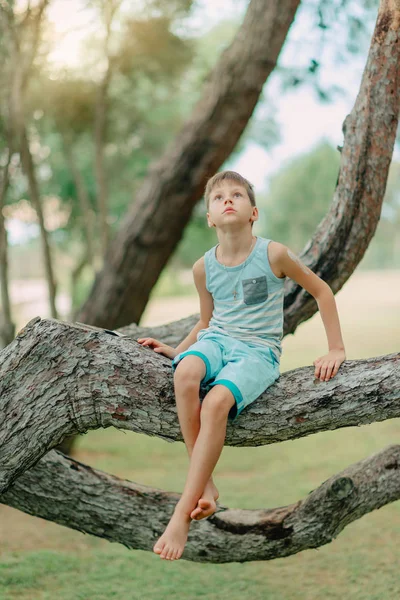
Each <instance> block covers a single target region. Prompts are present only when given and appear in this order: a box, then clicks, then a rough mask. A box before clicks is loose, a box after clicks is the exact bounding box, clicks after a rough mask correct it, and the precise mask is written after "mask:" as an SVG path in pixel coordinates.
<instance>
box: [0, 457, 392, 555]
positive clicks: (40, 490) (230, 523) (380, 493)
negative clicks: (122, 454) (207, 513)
mask: <svg viewBox="0 0 400 600" xmlns="http://www.w3.org/2000/svg"><path fill="white" fill-rule="evenodd" d="M399 469H400V446H388V447H387V448H385V449H384V450H382V451H381V452H379V453H378V454H375V455H373V456H371V457H369V458H366V459H364V460H362V461H359V462H357V463H355V464H353V465H351V466H349V467H347V468H346V469H345V470H344V471H342V472H341V473H338V474H337V475H334V476H333V477H330V478H329V479H327V480H326V481H324V482H323V483H322V484H321V485H320V486H319V487H318V488H317V489H315V490H313V491H311V492H310V493H309V494H308V495H307V496H306V497H305V498H304V499H303V500H299V501H298V502H296V503H294V504H290V505H288V506H280V507H278V508H272V509H260V510H243V509H229V508H228V507H225V506H222V505H218V508H217V512H216V513H215V514H214V515H212V516H211V517H209V518H208V519H204V520H202V521H192V524H191V528H190V531H189V536H188V543H187V545H186V547H185V550H184V553H183V557H182V558H184V559H186V560H192V561H195V562H213V563H226V562H245V561H250V560H271V559H274V558H282V557H284V556H290V555H292V554H295V553H297V552H301V551H302V550H306V549H308V548H318V547H319V546H323V545H324V544H328V543H329V542H331V541H332V540H333V539H334V538H336V537H337V536H338V534H339V533H340V532H341V531H342V530H343V529H344V527H346V525H348V524H349V523H351V522H353V521H355V520H356V519H359V518H361V517H362V516H363V515H365V514H366V513H368V512H371V511H372V510H376V509H377V508H380V507H381V506H384V505H385V504H388V503H389V502H393V501H395V500H398V499H399V498H400V477H399ZM178 500H179V494H176V493H172V492H165V491H162V490H159V489H154V488H151V487H148V486H144V485H140V484H137V483H135V482H132V481H128V480H123V479H120V478H118V477H115V476H113V475H109V474H107V473H104V472H103V471H99V470H97V469H93V468H92V467H89V466H87V465H84V464H82V463H80V462H78V461H76V460H73V459H71V458H69V457H66V456H64V455H63V454H60V453H58V452H56V451H55V450H52V451H51V452H49V453H48V454H47V455H46V456H45V457H43V458H42V459H41V460H40V461H39V462H38V463H37V464H36V465H35V466H34V467H33V468H32V469H30V470H29V471H26V472H25V473H24V474H23V475H21V477H20V478H19V479H18V481H16V482H15V483H14V484H13V485H12V486H11V487H10V488H9V490H8V491H7V492H6V493H5V494H3V495H2V496H0V502H1V503H3V504H7V505H8V506H12V507H14V508H17V509H19V510H22V511H24V512H26V513H28V514H31V515H34V516H37V517H42V518H44V519H47V520H49V521H55V522H56V523H59V524H60V525H65V526H67V527H71V528H72V529H77V530H78V531H81V532H83V533H89V534H91V535H96V536H98V537H101V538H105V539H107V540H109V541H110V542H119V543H121V544H124V545H125V546H127V547H128V548H135V549H139V550H149V551H151V550H152V547H153V545H154V542H155V541H156V539H157V538H158V537H159V536H160V535H161V533H162V532H163V531H164V529H165V527H166V525H167V523H168V521H169V518H170V517H171V515H172V512H173V510H174V508H175V505H176V503H177V501H178Z"/></svg>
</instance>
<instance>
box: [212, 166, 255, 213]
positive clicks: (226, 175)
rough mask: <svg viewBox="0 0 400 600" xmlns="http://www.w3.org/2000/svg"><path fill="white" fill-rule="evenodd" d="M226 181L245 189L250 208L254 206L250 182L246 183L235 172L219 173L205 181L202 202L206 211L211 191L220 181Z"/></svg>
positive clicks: (246, 181)
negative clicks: (203, 201)
mask: <svg viewBox="0 0 400 600" xmlns="http://www.w3.org/2000/svg"><path fill="white" fill-rule="evenodd" d="M226 179H227V180H230V181H236V183H238V184H239V185H242V186H243V187H244V188H245V190H246V192H247V194H248V196H249V198H250V202H251V205H252V206H255V205H256V197H255V195H254V186H253V184H252V183H250V181H248V180H247V179H245V178H244V177H242V175H240V174H239V173H236V171H221V172H220V173H216V174H215V175H213V177H211V178H210V179H209V180H208V181H207V185H206V189H205V192H204V200H205V203H206V207H207V210H208V206H209V202H210V195H211V192H212V190H213V189H214V187H215V186H216V185H218V184H219V183H220V182H221V181H224V180H226Z"/></svg>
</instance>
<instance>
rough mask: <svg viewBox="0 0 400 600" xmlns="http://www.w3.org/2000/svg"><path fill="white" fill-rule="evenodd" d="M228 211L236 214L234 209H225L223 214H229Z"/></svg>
mask: <svg viewBox="0 0 400 600" xmlns="http://www.w3.org/2000/svg"><path fill="white" fill-rule="evenodd" d="M229 211H232V212H236V210H235V209H234V208H226V209H225V210H224V213H226V212H229Z"/></svg>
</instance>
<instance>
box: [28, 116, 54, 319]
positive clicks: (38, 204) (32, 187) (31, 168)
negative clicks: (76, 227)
mask: <svg viewBox="0 0 400 600" xmlns="http://www.w3.org/2000/svg"><path fill="white" fill-rule="evenodd" d="M20 130H21V147H20V152H21V163H22V168H23V171H24V173H25V175H26V178H27V181H28V190H29V196H30V200H31V203H32V206H33V207H34V209H35V211H36V214H37V216H38V219H39V228H40V240H41V243H42V252H43V260H44V271H45V275H46V281H47V288H48V292H49V304H50V312H51V316H52V317H54V318H57V308H56V282H55V278H54V271H53V261H52V256H51V250H50V243H49V235H48V232H47V230H46V226H45V222H44V214H43V207H42V201H41V198H40V193H39V186H38V182H37V178H36V172H35V165H34V163H33V158H32V153H31V150H30V147H29V140H28V134H27V131H26V127H25V125H22V127H21V129H20Z"/></svg>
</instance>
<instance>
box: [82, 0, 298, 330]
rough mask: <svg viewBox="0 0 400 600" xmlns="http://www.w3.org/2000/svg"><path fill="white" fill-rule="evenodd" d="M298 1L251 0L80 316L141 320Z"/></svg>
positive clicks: (116, 323)
mask: <svg viewBox="0 0 400 600" xmlns="http://www.w3.org/2000/svg"><path fill="white" fill-rule="evenodd" d="M299 3H300V0H280V1H279V2H278V0H271V1H267V0H252V1H251V3H250V5H249V8H248V11H247V14H246V16H245V19H244V22H243V24H242V26H241V27H240V29H239V31H238V33H237V35H236V37H235V39H234V41H233V42H232V44H231V46H230V47H229V48H228V49H227V50H225V52H224V53H223V55H222V57H221V59H220V61H219V63H218V64H217V66H216V67H215V69H214V70H213V72H212V73H211V75H210V77H209V80H208V82H207V84H206V85H205V89H204V94H203V98H202V99H201V100H200V102H199V103H198V104H197V106H196V107H195V109H194V111H193V113H192V115H191V117H190V120H189V121H188V122H187V123H186V124H185V125H184V126H183V128H182V130H181V133H180V134H179V135H178V137H177V139H176V141H175V143H174V144H172V145H171V146H170V147H169V148H167V150H166V152H165V155H164V157H163V158H162V159H161V160H160V161H159V162H158V163H157V164H156V165H154V166H153V167H151V168H150V169H149V173H148V176H147V179H146V180H145V181H144V183H143V185H142V187H141V189H140V191H139V192H138V194H137V200H136V202H135V204H134V206H133V207H132V209H131V210H130V212H129V213H128V215H127V216H126V218H125V220H124V223H123V226H122V227H121V229H120V231H119V233H118V235H117V236H115V239H114V240H113V241H112V242H111V244H110V247H109V252H108V253H107V256H106V260H105V264H104V267H103V269H102V271H101V273H100V274H99V275H98V276H97V278H96V280H95V283H94V286H93V289H92V291H91V293H90V296H89V298H88V300H87V301H86V303H85V304H84V306H83V307H82V309H81V310H80V312H79V313H78V316H77V319H78V320H79V321H83V322H85V323H92V324H95V325H99V326H101V327H109V328H115V327H121V326H123V325H127V324H129V323H132V322H135V323H138V322H139V320H140V317H141V315H142V313H143V310H144V308H145V306H146V303H147V301H148V298H149V295H150V292H151V290H152V288H153V286H154V284H155V282H156V281H157V279H158V277H159V275H160V273H161V271H162V269H163V267H164V266H165V264H166V262H167V261H168V258H169V257H170V255H171V253H172V252H173V251H174V249H175V248H176V246H177V244H178V242H179V240H180V239H181V237H182V232H183V230H184V228H185V225H186V224H187V223H188V221H189V219H190V216H191V214H192V211H193V208H194V206H195V205H196V203H197V201H198V200H199V198H200V197H201V195H202V193H203V188H204V185H205V182H206V180H207V178H208V177H209V176H211V175H212V174H213V173H214V172H215V171H216V170H217V169H218V168H219V167H220V166H221V164H222V163H223V162H224V161H225V160H226V158H227V157H228V156H229V155H230V153H231V152H232V150H233V148H234V147H235V145H236V143H237V141H238V139H239V137H240V136H241V134H242V133H243V130H244V128H245V127H246V125H247V123H248V120H249V119H250V117H251V115H252V112H253V110H254V107H255V106H256V103H257V101H258V99H259V96H260V93H261V90H262V87H263V85H264V83H265V80H266V79H267V77H268V76H269V74H270V73H271V71H272V70H273V69H274V67H275V65H276V61H277V59H278V55H279V52H280V50H281V48H282V45H283V42H284V41H285V38H286V35H287V32H288V30H289V27H290V25H291V23H292V21H293V19H294V16H295V13H296V9H297V7H298V5H299Z"/></svg>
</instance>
